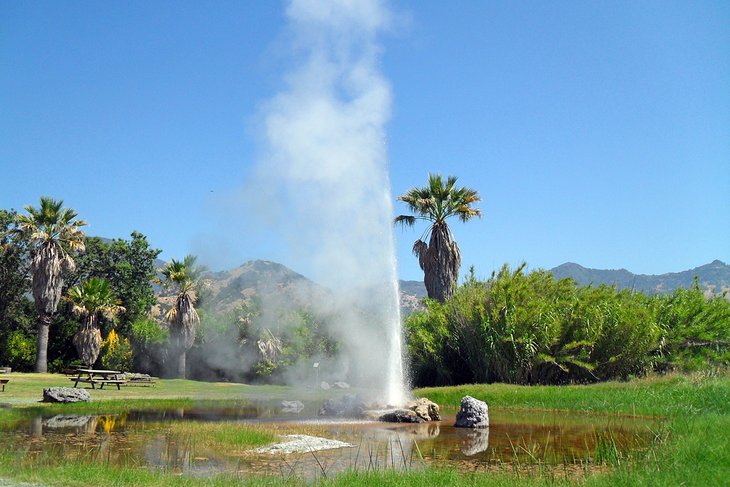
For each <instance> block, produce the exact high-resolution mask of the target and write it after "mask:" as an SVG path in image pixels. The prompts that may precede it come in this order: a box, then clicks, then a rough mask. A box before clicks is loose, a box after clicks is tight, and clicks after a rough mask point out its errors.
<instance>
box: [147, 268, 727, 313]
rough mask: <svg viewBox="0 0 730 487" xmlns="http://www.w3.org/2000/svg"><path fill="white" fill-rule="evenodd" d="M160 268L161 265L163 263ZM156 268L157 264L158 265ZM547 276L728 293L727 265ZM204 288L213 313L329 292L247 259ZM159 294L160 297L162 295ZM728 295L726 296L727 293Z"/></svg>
mask: <svg viewBox="0 0 730 487" xmlns="http://www.w3.org/2000/svg"><path fill="white" fill-rule="evenodd" d="M163 264H164V263H163ZM160 267H162V265H160ZM549 272H551V273H552V274H553V275H554V276H555V278H557V279H563V278H566V277H570V278H572V279H573V280H575V281H576V282H577V283H578V284H580V285H589V284H592V285H600V284H608V285H615V286H616V287H617V288H619V289H635V290H637V291H641V292H644V293H647V294H657V293H670V292H673V291H674V290H675V289H677V288H689V287H691V286H692V285H693V284H694V279H695V276H697V277H698V279H699V283H700V287H701V288H702V289H703V290H705V292H706V293H707V294H708V295H710V294H719V293H721V292H722V291H724V290H730V266H729V265H727V264H725V263H723V262H721V261H719V260H716V261H714V262H711V263H709V264H706V265H703V266H700V267H696V268H694V269H690V270H687V271H682V272H672V273H667V274H660V275H645V274H634V273H632V272H629V271H627V270H626V269H616V270H610V269H590V268H587V267H583V266H581V265H578V264H575V263H572V262H568V263H565V264H562V265H560V266H558V267H555V268H554V269H551V270H550V271H549ZM204 281H205V283H206V288H207V290H206V295H205V301H206V303H207V304H206V306H208V307H211V308H213V309H214V310H216V311H219V312H225V311H230V310H232V309H233V308H235V307H236V306H238V305H240V304H243V303H246V302H250V300H251V299H252V298H253V297H254V296H256V297H258V298H259V299H261V300H263V301H265V302H268V303H270V304H274V305H275V306H279V307H288V306H300V305H306V304H307V303H311V302H312V301H313V300H317V301H319V302H327V300H331V299H332V295H331V293H330V291H329V290H328V289H326V288H324V287H323V286H320V285H319V284H317V283H315V282H313V281H311V280H309V279H307V278H306V277H304V276H302V275H301V274H298V273H297V272H295V271H293V270H291V269H289V268H288V267H286V266H284V265H282V264H278V263H276V262H271V261H266V260H253V261H249V262H246V263H245V264H243V265H241V266H238V267H236V268H234V269H230V270H226V271H220V272H209V273H207V274H206V275H205V276H204ZM399 284H400V303H401V312H402V313H403V314H404V315H407V314H409V313H412V312H413V311H418V310H421V309H423V302H422V299H423V298H424V297H426V288H425V286H424V284H423V282H422V281H400V283H399ZM163 294H164V293H163ZM728 294H730V293H728ZM171 303H172V300H171V296H164V295H163V296H161V297H160V304H161V305H162V307H163V308H164V307H168V306H170V305H171Z"/></svg>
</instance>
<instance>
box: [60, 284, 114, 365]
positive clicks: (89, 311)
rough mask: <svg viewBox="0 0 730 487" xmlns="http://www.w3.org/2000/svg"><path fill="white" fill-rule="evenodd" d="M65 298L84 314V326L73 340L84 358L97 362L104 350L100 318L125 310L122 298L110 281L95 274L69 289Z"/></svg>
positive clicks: (79, 313)
mask: <svg viewBox="0 0 730 487" xmlns="http://www.w3.org/2000/svg"><path fill="white" fill-rule="evenodd" d="M66 299H67V300H68V301H69V302H70V303H71V304H72V305H73V311H74V313H76V314H77V315H78V316H79V317H81V326H80V327H79V329H78V331H77V332H76V334H75V335H74V338H73V342H74V346H75V347H76V351H77V352H78V353H79V357H80V358H81V361H82V362H83V363H84V364H85V365H88V366H91V365H93V364H94V362H96V359H97V358H98V357H99V352H100V351H101V331H100V330H99V325H98V318H99V317H100V316H104V317H105V318H107V319H110V320H111V319H113V318H114V317H115V316H116V315H117V314H119V313H123V312H124V311H125V310H124V307H123V306H121V301H120V300H119V298H118V297H116V296H115V294H114V293H113V292H112V289H111V286H110V285H109V281H107V280H105V279H99V278H98V277H92V278H91V279H89V280H88V281H86V282H85V283H84V284H82V285H81V286H74V287H72V288H71V289H69V290H68V295H67V296H66Z"/></svg>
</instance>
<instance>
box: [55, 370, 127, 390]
mask: <svg viewBox="0 0 730 487" xmlns="http://www.w3.org/2000/svg"><path fill="white" fill-rule="evenodd" d="M76 374H77V375H76V377H69V379H71V380H72V381H74V387H78V385H79V382H81V383H87V384H91V388H92V389H95V388H96V387H95V385H96V384H99V389H104V386H105V385H106V384H114V385H116V386H117V390H121V387H120V386H121V385H122V384H125V383H126V382H127V381H126V380H125V379H124V378H123V377H122V378H120V376H121V375H122V372H120V371H119V370H103V369H76Z"/></svg>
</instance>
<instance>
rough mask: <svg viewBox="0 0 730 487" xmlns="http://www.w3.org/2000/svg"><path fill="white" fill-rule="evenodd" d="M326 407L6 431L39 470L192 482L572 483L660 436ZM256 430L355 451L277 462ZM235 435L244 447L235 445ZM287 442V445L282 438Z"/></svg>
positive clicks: (563, 420) (632, 429) (628, 423)
mask: <svg viewBox="0 0 730 487" xmlns="http://www.w3.org/2000/svg"><path fill="white" fill-rule="evenodd" d="M316 410H317V405H316V404H308V405H307V406H306V407H305V409H304V410H303V411H302V412H301V413H300V414H298V415H296V414H284V413H282V411H281V408H279V407H278V405H277V404H275V403H274V402H271V401H269V402H258V403H251V404H249V405H247V406H244V407H240V408H235V409H230V408H229V409H215V408H213V409H210V408H208V409H195V408H191V409H175V410H160V411H148V410H147V411H128V412H126V413H122V414H109V415H83V414H80V415H74V414H55V415H54V414H48V415H43V416H34V417H27V418H24V419H21V420H18V421H14V422H12V423H11V424H6V425H4V426H3V427H2V430H4V435H3V436H4V437H5V438H6V439H7V440H6V441H5V442H3V445H0V450H1V449H7V448H12V449H13V450H14V451H15V452H17V455H19V456H20V457H21V458H19V460H21V461H23V462H24V463H27V464H28V465H29V466H32V465H33V464H35V463H36V462H38V463H42V464H43V465H49V464H54V463H57V462H63V461H90V462H95V463H99V462H101V463H104V464H110V465H117V466H130V465H133V466H146V467H148V468H150V469H158V470H162V471H165V472H172V473H176V474H183V475H190V476H210V475H215V474H218V473H228V474H234V475H237V476H239V477H246V476H249V475H260V474H270V475H275V476H280V477H285V478H289V477H291V476H294V477H300V478H305V479H317V478H321V477H323V476H330V475H331V474H336V473H338V472H342V471H345V470H348V469H352V470H360V471H368V470H382V469H422V468H426V467H427V466H429V465H435V466H450V467H456V468H458V469H462V470H472V471H478V470H520V469H531V468H536V467H539V468H551V469H554V470H555V471H556V472H558V473H560V472H562V473H563V474H565V475H570V476H575V475H582V474H585V473H586V472H589V471H594V470H595V469H606V468H609V466H610V465H615V464H617V463H620V462H627V461H631V458H632V457H633V456H635V455H636V454H637V452H639V451H641V450H643V449H645V448H646V447H647V446H648V445H649V443H650V442H651V440H652V438H653V433H652V431H654V430H656V426H657V424H658V423H657V420H655V419H644V418H634V417H626V416H602V415H581V414H576V413H572V412H571V413H554V412H536V411H521V410H505V409H496V408H492V410H491V411H490V427H489V428H486V429H483V430H466V429H462V428H454V427H453V423H454V414H455V412H456V411H446V414H445V415H444V416H443V420H442V421H439V422H431V423H421V424H397V423H381V422H372V421H363V420H341V419H336V420H334V419H321V418H320V417H318V416H317V415H316ZM244 430H245V431H249V430H252V431H254V432H257V431H258V432H263V433H265V434H267V435H270V434H271V433H274V436H273V438H274V441H275V442H276V441H279V437H280V436H281V437H284V435H292V434H306V435H310V436H316V437H322V438H328V439H333V440H339V441H341V442H346V443H348V444H349V445H350V446H349V447H346V448H339V449H330V450H321V451H316V452H301V453H293V454H286V455H284V454H280V453H279V454H272V453H265V452H260V451H257V447H256V446H250V443H249V444H247V445H242V444H240V443H237V440H235V437H236V433H237V432H239V431H240V432H243V431H244ZM227 436H232V437H233V438H234V439H233V440H231V439H230V438H229V439H226V437H227ZM282 441H285V440H282Z"/></svg>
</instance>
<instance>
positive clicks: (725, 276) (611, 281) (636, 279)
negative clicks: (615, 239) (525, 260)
mask: <svg viewBox="0 0 730 487" xmlns="http://www.w3.org/2000/svg"><path fill="white" fill-rule="evenodd" d="M550 272H551V273H552V274H553V276H555V278H556V279H563V278H566V277H570V278H572V279H573V280H574V281H575V282H577V283H578V284H581V285H584V286H586V285H589V284H593V285H596V286H597V285H600V284H608V285H614V286H616V287H617V288H618V289H635V290H637V291H641V292H643V293H646V294H664V293H671V292H673V291H674V290H675V289H678V288H690V287H692V286H693V285H694V280H695V277H697V279H698V281H699V284H700V289H702V290H704V291H705V293H707V294H708V295H709V294H721V293H722V292H723V291H728V290H730V265H727V264H725V263H724V262H722V261H719V260H715V261H712V262H710V263H709V264H705V265H702V266H699V267H695V268H694V269H690V270H687V271H682V272H669V273H666V274H658V275H652V274H634V273H632V272H629V271H627V270H626V269H590V268H587V267H583V266H581V265H578V264H575V263H573V262H567V263H565V264H562V265H559V266H558V267H555V268H554V269H550Z"/></svg>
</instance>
